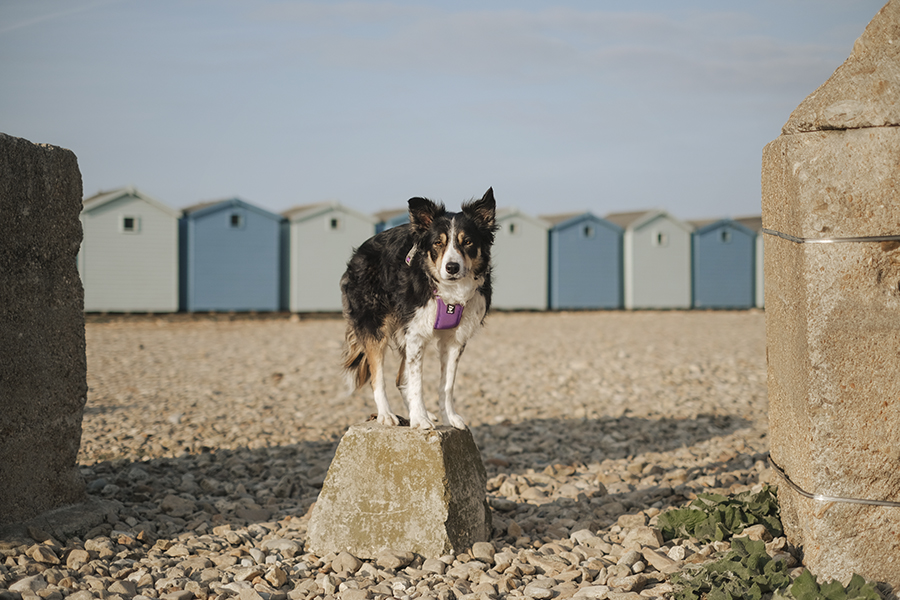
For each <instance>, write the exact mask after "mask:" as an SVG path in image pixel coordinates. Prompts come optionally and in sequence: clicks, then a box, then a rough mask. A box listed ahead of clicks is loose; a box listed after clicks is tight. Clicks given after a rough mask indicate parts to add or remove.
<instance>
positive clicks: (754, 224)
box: [735, 216, 766, 308]
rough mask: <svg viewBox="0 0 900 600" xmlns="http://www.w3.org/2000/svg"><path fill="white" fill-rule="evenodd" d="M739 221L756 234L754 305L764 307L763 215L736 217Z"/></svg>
mask: <svg viewBox="0 0 900 600" xmlns="http://www.w3.org/2000/svg"><path fill="white" fill-rule="evenodd" d="M735 221H737V222H738V223H740V224H741V225H743V226H744V227H746V228H747V229H749V230H750V231H752V232H753V233H754V234H755V235H756V239H755V240H754V242H753V245H754V248H755V249H754V256H755V266H754V286H753V289H754V298H753V305H754V306H756V308H764V307H765V306H766V300H765V296H766V294H765V291H766V287H765V280H764V278H763V271H764V269H763V266H764V264H765V263H764V262H763V245H764V244H763V232H762V217H761V216H755V217H753V216H751V217H738V218H736V219H735Z"/></svg>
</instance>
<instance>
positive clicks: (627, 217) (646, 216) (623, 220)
mask: <svg viewBox="0 0 900 600" xmlns="http://www.w3.org/2000/svg"><path fill="white" fill-rule="evenodd" d="M659 217H664V218H666V219H668V220H670V221H672V222H673V223H675V224H676V225H677V226H678V227H680V228H681V229H683V230H685V231H686V232H688V233H690V232H691V231H693V227H691V226H690V225H689V224H688V223H685V222H684V221H682V220H681V219H677V218H675V217H673V216H672V215H671V214H669V213H668V212H666V211H664V210H662V209H658V208H657V209H652V210H644V211H639V212H624V213H610V214H608V215H606V217H605V218H606V220H607V221H611V222H613V223H615V224H616V225H618V226H619V227H621V228H622V229H629V228H630V229H639V228H640V227H643V226H644V225H645V224H647V223H649V222H650V221H653V220H654V219H657V218H659Z"/></svg>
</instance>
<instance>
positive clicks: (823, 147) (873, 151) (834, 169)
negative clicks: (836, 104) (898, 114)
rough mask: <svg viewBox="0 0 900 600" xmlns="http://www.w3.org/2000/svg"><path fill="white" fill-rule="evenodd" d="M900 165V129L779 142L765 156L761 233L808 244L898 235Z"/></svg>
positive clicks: (822, 134) (794, 137) (805, 135)
mask: <svg viewBox="0 0 900 600" xmlns="http://www.w3.org/2000/svg"><path fill="white" fill-rule="evenodd" d="M898 45H900V41H898ZM898 104H900V103H898ZM898 164H900V127H876V128H868V129H849V130H834V131H815V132H810V133H802V134H795V135H782V136H780V137H779V138H777V139H776V140H774V141H773V142H770V143H769V144H768V145H766V147H765V149H764V150H763V165H762V204H763V227H765V228H766V229H772V230H775V231H779V232H781V233H787V234H790V235H793V236H795V237H799V238H814V239H818V238H835V237H857V236H877V235H885V234H890V233H898V232H900V202H897V201H896V198H897V196H896V194H897V191H898V190H900V171H898V169H897V165H898Z"/></svg>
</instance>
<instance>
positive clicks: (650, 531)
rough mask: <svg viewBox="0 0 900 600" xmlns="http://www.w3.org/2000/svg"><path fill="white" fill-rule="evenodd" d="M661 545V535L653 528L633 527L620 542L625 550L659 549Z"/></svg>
mask: <svg viewBox="0 0 900 600" xmlns="http://www.w3.org/2000/svg"><path fill="white" fill-rule="evenodd" d="M662 543H663V536H662V533H661V532H660V531H659V529H656V528H654V527H635V528H634V529H632V530H631V531H629V532H628V534H627V535H626V536H625V539H624V540H622V545H623V546H625V547H626V548H630V547H632V546H638V547H644V546H647V547H650V548H659V547H660V546H662Z"/></svg>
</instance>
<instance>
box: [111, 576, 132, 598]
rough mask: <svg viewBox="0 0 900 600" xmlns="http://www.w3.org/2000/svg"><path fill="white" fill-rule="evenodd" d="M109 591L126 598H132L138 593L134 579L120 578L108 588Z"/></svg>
mask: <svg viewBox="0 0 900 600" xmlns="http://www.w3.org/2000/svg"><path fill="white" fill-rule="evenodd" d="M107 591H108V592H109V593H110V594H119V595H122V596H124V597H126V598H131V597H132V596H134V595H135V594H136V593H137V586H136V585H135V584H134V582H133V581H128V580H119V581H114V582H113V583H112V585H110V586H109V588H107Z"/></svg>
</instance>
